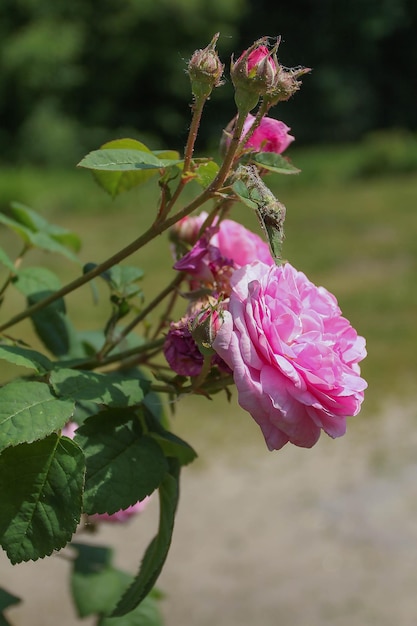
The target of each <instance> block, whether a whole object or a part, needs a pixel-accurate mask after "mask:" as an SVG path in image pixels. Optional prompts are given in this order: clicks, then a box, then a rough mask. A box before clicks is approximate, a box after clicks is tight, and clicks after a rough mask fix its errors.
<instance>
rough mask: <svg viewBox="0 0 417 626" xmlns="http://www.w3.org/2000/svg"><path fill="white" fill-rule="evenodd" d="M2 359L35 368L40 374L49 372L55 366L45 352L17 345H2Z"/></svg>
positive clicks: (0, 356) (0, 346)
mask: <svg viewBox="0 0 417 626" xmlns="http://www.w3.org/2000/svg"><path fill="white" fill-rule="evenodd" d="M0 359H3V360H4V361H7V362H8V363H13V364H14V365H19V366H20V367H27V368H29V369H32V370H35V371H36V372H38V373H39V374H44V373H45V372H49V371H50V370H51V369H52V368H53V363H52V361H50V360H49V359H48V358H47V357H46V356H45V355H44V354H42V353H41V352H37V351H36V350H31V349H30V348H24V347H23V346H15V345H0Z"/></svg>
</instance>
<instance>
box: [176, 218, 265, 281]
mask: <svg viewBox="0 0 417 626" xmlns="http://www.w3.org/2000/svg"><path fill="white" fill-rule="evenodd" d="M204 215H205V214H204ZM199 217H200V216H197V217H193V218H189V219H190V220H191V219H192V220H199ZM216 224H217V222H216ZM183 226H184V227H185V225H183ZM257 260H259V261H263V262H264V263H267V264H268V265H272V264H274V260H273V258H272V256H271V253H270V250H269V246H268V244H267V243H266V242H265V241H264V240H263V239H261V237H259V235H256V234H255V233H253V232H252V231H250V230H248V229H247V228H245V227H244V226H242V225H241V224H239V223H238V222H235V221H234V220H223V221H222V222H220V223H219V224H217V225H215V226H212V227H210V228H209V229H207V230H206V232H205V233H204V234H203V236H202V237H201V238H200V239H199V240H198V241H197V242H196V243H195V244H194V246H193V247H192V249H191V250H190V251H189V252H188V253H187V254H185V255H184V256H183V257H182V258H180V259H179V260H178V261H177V262H176V263H175V265H174V269H176V270H178V271H180V272H187V273H188V274H190V276H192V277H193V278H194V279H195V280H196V281H200V282H201V283H205V284H207V285H209V284H210V285H214V284H216V283H218V284H217V285H216V286H217V291H224V292H225V293H227V292H228V290H229V289H228V281H229V279H230V276H231V274H232V273H233V271H234V270H235V269H236V268H238V267H241V266H242V265H246V264H247V263H251V262H252V261H257ZM193 286H194V287H196V284H195V283H193Z"/></svg>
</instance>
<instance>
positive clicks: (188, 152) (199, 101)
mask: <svg viewBox="0 0 417 626" xmlns="http://www.w3.org/2000/svg"><path fill="white" fill-rule="evenodd" d="M207 99H208V98H207V96H204V97H200V98H196V99H195V101H194V103H193V105H192V111H193V115H192V118H191V124H190V130H189V133H188V138H187V143H186V146H185V149H184V165H183V174H182V176H181V178H180V181H179V183H178V185H177V188H176V190H175V191H174V193H173V195H172V198H171V200H170V201H169V202H168V204H167V206H166V209H165V210H166V215H168V214H169V212H170V210H171V209H172V207H173V206H174V204H175V203H176V201H177V200H178V198H179V196H180V194H181V192H182V190H183V189H184V187H185V185H186V184H187V181H188V170H189V169H190V165H191V159H192V156H193V152H194V146H195V142H196V139H197V134H198V129H199V126H200V122H201V116H202V114H203V109H204V105H205V104H206V102H207Z"/></svg>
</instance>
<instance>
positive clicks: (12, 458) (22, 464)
mask: <svg viewBox="0 0 417 626" xmlns="http://www.w3.org/2000/svg"><path fill="white" fill-rule="evenodd" d="M84 471H85V465H84V456H83V453H82V451H81V450H80V449H79V447H78V446H77V445H76V444H75V443H74V442H73V441H71V440H70V439H68V438H67V437H62V438H60V437H58V436H57V435H56V434H52V435H49V437H47V438H46V439H42V440H41V441H36V442H35V443H30V444H28V443H23V444H20V445H19V446H15V447H13V448H8V449H7V450H5V451H4V452H2V454H1V455H0V502H1V507H0V543H1V545H2V546H3V548H4V550H6V552H7V555H8V557H9V559H10V561H11V562H12V564H15V563H20V562H21V561H28V560H30V559H31V560H34V561H35V560H36V559H39V558H43V557H44V556H48V555H50V554H51V553H52V552H53V550H59V549H60V548H62V547H63V546H65V544H66V543H67V542H68V541H69V540H70V539H71V536H72V534H73V533H74V532H75V530H76V527H77V524H78V523H79V521H80V515H81V505H82V487H83V481H84Z"/></svg>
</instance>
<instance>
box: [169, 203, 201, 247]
mask: <svg viewBox="0 0 417 626" xmlns="http://www.w3.org/2000/svg"><path fill="white" fill-rule="evenodd" d="M207 217H208V213H206V211H202V212H201V213H200V214H199V215H187V216H186V217H183V218H182V219H180V220H179V221H178V222H176V223H175V224H174V225H173V226H172V227H171V228H170V230H169V238H170V240H171V241H172V242H173V243H174V244H177V243H180V244H181V243H184V244H188V245H191V246H193V245H194V244H195V243H196V242H197V240H198V236H199V233H200V229H201V227H202V225H203V224H204V222H205V221H206V219H207Z"/></svg>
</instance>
